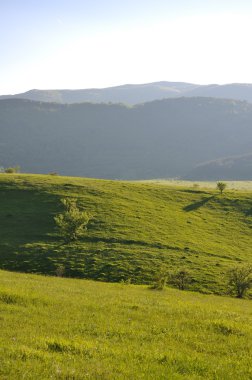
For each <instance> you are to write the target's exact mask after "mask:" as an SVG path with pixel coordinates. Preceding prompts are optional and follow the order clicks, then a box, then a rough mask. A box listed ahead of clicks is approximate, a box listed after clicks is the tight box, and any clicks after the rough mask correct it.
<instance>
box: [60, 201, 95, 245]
mask: <svg viewBox="0 0 252 380" xmlns="http://www.w3.org/2000/svg"><path fill="white" fill-rule="evenodd" d="M61 202H62V203H63V205H64V207H65V211H64V212H63V213H62V214H59V215H57V216H55V217H54V220H55V223H56V225H57V227H58V230H59V232H60V235H61V236H62V237H63V239H64V241H65V243H70V242H71V241H74V240H77V239H78V238H79V237H80V236H81V235H82V234H83V232H84V231H85V230H86V229H87V225H88V223H89V221H90V219H91V218H92V215H91V214H89V213H88V212H86V211H81V210H80V209H79V208H78V206H77V199H75V198H71V199H70V198H65V199H61Z"/></svg>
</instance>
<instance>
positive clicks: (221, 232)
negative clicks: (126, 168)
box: [0, 174, 252, 294]
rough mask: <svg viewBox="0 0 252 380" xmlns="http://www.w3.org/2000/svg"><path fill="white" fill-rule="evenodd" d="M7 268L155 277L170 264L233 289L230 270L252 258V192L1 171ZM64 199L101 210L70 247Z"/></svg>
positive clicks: (198, 285)
mask: <svg viewBox="0 0 252 380" xmlns="http://www.w3.org/2000/svg"><path fill="white" fill-rule="evenodd" d="M0 195H1V196H0V230H1V241H0V267H1V268H2V269H9V270H16V271H26V272H37V273H44V274H55V273H56V269H57V267H58V266H59V265H63V266H64V267H65V271H66V276H75V277H81V278H91V279H97V280H105V281H122V280H125V281H128V280H131V281H132V282H134V283H151V282H152V281H153V280H154V278H155V277H156V275H157V274H158V273H159V272H160V270H161V269H162V267H164V268H166V269H167V270H170V271H175V270H177V269H178V268H187V269H188V270H189V271H191V275H192V278H193V281H192V283H191V285H190V289H192V290H200V291H203V292H217V293H222V294H223V293H225V292H226V285H225V281H226V280H225V274H226V271H227V270H228V269H229V268H231V267H234V266H236V265H238V264H240V263H252V253H251V244H252V237H251V228H252V211H251V210H252V200H251V192H249V191H247V192H239V191H227V192H226V193H224V195H223V196H220V195H219V194H218V193H217V192H216V191H215V190H210V189H209V190H208V189H205V190H204V189H193V188H192V187H191V188H188V187H179V186H172V185H167V186H165V185H158V184H151V183H150V184H145V183H131V182H119V181H104V180H93V179H81V178H67V177H55V176H35V175H6V174H2V175H0ZM62 197H77V198H78V202H79V206H80V207H85V208H86V209H87V210H88V211H90V212H91V213H93V214H94V215H95V217H94V220H93V221H92V223H91V224H90V228H89V230H88V233H87V234H86V235H85V236H83V238H82V239H81V240H80V241H78V242H76V243H72V244H69V245H62V240H61V238H60V236H59V235H58V233H57V231H56V229H55V224H54V220H53V217H54V216H55V215H56V214H57V213H59V212H60V211H61V210H62V206H61V203H60V199H61V198H62Z"/></svg>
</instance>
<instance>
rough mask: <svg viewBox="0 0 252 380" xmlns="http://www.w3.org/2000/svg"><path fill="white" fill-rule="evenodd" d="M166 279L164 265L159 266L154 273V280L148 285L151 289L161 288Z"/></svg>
mask: <svg viewBox="0 0 252 380" xmlns="http://www.w3.org/2000/svg"><path fill="white" fill-rule="evenodd" d="M167 279H168V273H167V270H166V268H165V267H161V268H160V269H159V271H158V272H157V273H156V276H155V280H154V282H153V284H152V285H151V286H150V288H151V289H155V290H163V289H164V288H165V285H166V282H167Z"/></svg>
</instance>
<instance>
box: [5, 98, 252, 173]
mask: <svg viewBox="0 0 252 380" xmlns="http://www.w3.org/2000/svg"><path fill="white" fill-rule="evenodd" d="M0 134H1V141H0V166H4V167H7V166H12V165H20V166H21V168H22V171H24V172H32V173H48V172H54V171H55V172H58V173H60V174H62V175H74V176H85V177H96V178H110V179H150V178H171V177H173V178H174V177H182V178H183V177H186V176H188V174H190V173H192V171H193V169H194V168H195V167H196V166H197V165H199V164H202V163H204V162H208V161H211V160H217V159H219V158H220V157H230V156H239V155H246V154H251V150H252V148H251V147H252V105H251V104H249V103H246V102H239V101H231V100H222V99H213V98H178V99H176V98H175V99H166V100H159V101H154V102H149V103H145V104H142V105H137V106H134V107H126V106H125V105H121V104H90V103H82V104H72V105H67V104H64V105H62V104H57V103H41V102H34V101H29V100H22V99H5V100H0ZM239 173H240V168H239V165H238V166H234V170H233V171H229V173H228V178H229V179H236V178H240V174H239ZM203 174H204V173H203ZM203 174H202V175H203ZM224 174H225V173H224ZM247 176H248V177H247ZM224 177H225V176H224ZM197 178H198V177H197ZM247 178H251V177H250V173H249V172H247V175H246V178H244V179H247ZM192 179H193V178H192ZM223 179H224V178H223Z"/></svg>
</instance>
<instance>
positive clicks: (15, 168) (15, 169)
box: [4, 166, 20, 174]
mask: <svg viewBox="0 0 252 380" xmlns="http://www.w3.org/2000/svg"><path fill="white" fill-rule="evenodd" d="M4 172H5V173H8V174H10V173H19V172H20V166H13V167H10V168H6V169H4Z"/></svg>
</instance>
